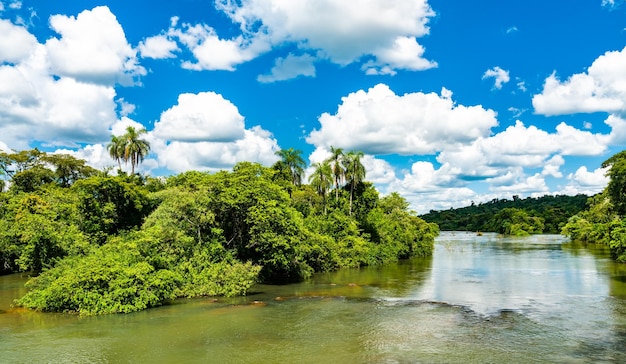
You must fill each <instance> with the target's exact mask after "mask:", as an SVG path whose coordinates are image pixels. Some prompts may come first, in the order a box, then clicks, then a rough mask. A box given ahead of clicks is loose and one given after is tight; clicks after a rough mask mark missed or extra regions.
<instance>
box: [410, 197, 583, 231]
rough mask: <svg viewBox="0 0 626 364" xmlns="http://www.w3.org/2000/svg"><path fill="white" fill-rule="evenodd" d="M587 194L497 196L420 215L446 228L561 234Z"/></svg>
mask: <svg viewBox="0 0 626 364" xmlns="http://www.w3.org/2000/svg"><path fill="white" fill-rule="evenodd" d="M587 199H588V197H587V196H586V195H576V196H566V195H556V196H550V195H546V196H543V197H538V198H534V197H527V198H524V199H522V198H519V196H517V195H515V196H513V199H512V200H508V199H493V200H491V201H489V202H486V203H480V204H478V205H477V204H474V203H472V205H471V206H467V207H462V208H458V209H449V210H442V211H430V212H429V213H427V214H424V215H422V216H420V217H421V218H423V219H424V220H426V221H428V222H432V223H436V224H438V225H439V228H440V229H441V230H446V231H455V230H456V231H476V232H496V233H500V234H505V235H528V234H541V233H546V234H558V233H560V232H561V229H562V228H563V226H564V225H565V224H566V223H567V221H568V219H569V218H570V217H572V216H573V215H576V214H578V213H579V212H581V211H583V210H584V209H585V208H586V207H587Z"/></svg>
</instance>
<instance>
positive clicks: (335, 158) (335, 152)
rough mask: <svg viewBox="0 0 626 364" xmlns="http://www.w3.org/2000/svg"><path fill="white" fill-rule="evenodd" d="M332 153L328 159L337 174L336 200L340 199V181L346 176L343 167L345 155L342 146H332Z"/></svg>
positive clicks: (335, 174) (334, 173)
mask: <svg viewBox="0 0 626 364" xmlns="http://www.w3.org/2000/svg"><path fill="white" fill-rule="evenodd" d="M330 153H331V154H332V155H331V156H330V157H329V158H328V159H327V161H328V162H329V163H330V168H331V170H332V172H333V175H334V176H335V200H337V199H339V183H341V182H342V181H343V179H344V177H345V170H344V168H343V160H344V157H345V155H344V154H343V149H342V148H335V147H333V146H331V147H330Z"/></svg>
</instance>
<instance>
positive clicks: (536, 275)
mask: <svg viewBox="0 0 626 364" xmlns="http://www.w3.org/2000/svg"><path fill="white" fill-rule="evenodd" d="M563 242H564V239H563V238H562V237H559V236H538V237H530V238H523V239H513V238H506V239H503V238H498V237H496V236H495V235H490V234H485V235H484V236H481V237H479V236H476V235H475V234H466V233H443V234H442V236H440V237H439V238H438V240H437V244H436V249H435V254H434V257H433V258H432V259H414V260H411V261H406V262H402V263H400V264H397V265H391V266H387V267H381V268H368V269H362V270H347V271H341V272H337V273H333V274H323V275H317V276H315V277H314V278H313V279H311V280H310V281H307V282H304V283H302V284H294V285H285V286H258V287H256V291H257V293H256V294H253V295H250V296H249V297H244V298H237V299H219V300H218V301H213V300H211V299H194V300H184V301H177V302H176V303H175V304H173V305H168V306H164V307H159V308H155V309H151V310H147V311H143V312H139V313H135V314H129V315H113V316H100V317H87V318H81V317H76V316H72V315H64V314H40V313H33V312H28V311H24V310H14V309H10V308H9V305H10V303H11V301H12V299H13V298H15V297H17V296H19V295H21V294H23V293H24V289H23V288H22V285H23V282H24V281H25V279H24V278H20V277H19V276H16V275H13V276H5V277H0V310H2V311H0V362H2V363H5V362H6V363H59V362H68V363H325V362H326V363H533V362H534V363H545V362H557V363H618V362H621V363H624V362H626V266H624V265H618V264H615V263H613V262H611V261H610V259H609V258H608V255H607V252H606V251H604V250H590V249H587V248H583V247H579V246H574V245H572V244H568V243H566V244H562V243H563Z"/></svg>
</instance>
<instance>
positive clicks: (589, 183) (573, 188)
mask: <svg viewBox="0 0 626 364" xmlns="http://www.w3.org/2000/svg"><path fill="white" fill-rule="evenodd" d="M606 172H607V169H606V168H597V169H595V170H592V171H589V170H588V169H587V167H585V166H581V167H579V168H578V169H577V170H576V172H574V173H570V174H569V175H568V176H567V179H568V181H569V182H568V184H567V185H566V186H565V187H564V188H563V190H562V193H564V194H568V195H574V194H578V193H584V194H586V195H590V196H591V195H594V194H596V193H600V192H602V190H603V189H604V188H605V187H606V186H607V184H608V183H609V178H608V177H607V176H606Z"/></svg>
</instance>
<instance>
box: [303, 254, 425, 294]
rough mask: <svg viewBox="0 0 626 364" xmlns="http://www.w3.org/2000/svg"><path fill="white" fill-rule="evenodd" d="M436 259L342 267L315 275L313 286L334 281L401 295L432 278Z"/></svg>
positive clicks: (336, 283)
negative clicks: (432, 268)
mask: <svg viewBox="0 0 626 364" xmlns="http://www.w3.org/2000/svg"><path fill="white" fill-rule="evenodd" d="M432 262H433V258H432V257H426V258H411V259H406V260H401V261H399V262H398V263H395V264H385V265H381V266H372V267H363V268H359V269H341V270H339V271H337V272H330V273H321V274H315V275H314V276H313V277H312V278H311V279H310V282H311V283H312V284H314V285H324V284H333V285H336V286H348V287H357V286H358V287H363V286H369V287H376V288H377V289H382V290H385V291H388V292H386V293H387V294H389V295H402V294H406V293H408V292H412V291H414V290H415V288H416V286H418V285H422V284H423V283H424V282H426V281H428V280H429V278H430V270H431V267H432Z"/></svg>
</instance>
